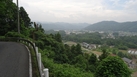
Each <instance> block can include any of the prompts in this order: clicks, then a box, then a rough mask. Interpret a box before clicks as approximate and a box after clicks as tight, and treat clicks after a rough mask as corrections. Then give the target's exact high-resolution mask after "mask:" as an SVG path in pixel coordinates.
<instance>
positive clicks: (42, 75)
mask: <svg viewBox="0 0 137 77" xmlns="http://www.w3.org/2000/svg"><path fill="white" fill-rule="evenodd" d="M0 41H14V42H24V43H27V44H28V45H29V46H31V47H32V48H33V49H34V51H35V54H36V58H37V64H38V68H39V73H40V77H49V72H48V68H44V66H43V64H42V61H41V53H38V47H37V46H36V45H35V43H33V42H32V41H30V40H27V39H23V38H17V37H7V38H0Z"/></svg>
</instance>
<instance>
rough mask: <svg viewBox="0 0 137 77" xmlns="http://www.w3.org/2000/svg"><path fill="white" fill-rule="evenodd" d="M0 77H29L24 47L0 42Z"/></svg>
mask: <svg viewBox="0 0 137 77" xmlns="http://www.w3.org/2000/svg"><path fill="white" fill-rule="evenodd" d="M0 77H29V54H28V51H27V49H26V48H25V46H24V45H22V44H19V43H14V42H0Z"/></svg>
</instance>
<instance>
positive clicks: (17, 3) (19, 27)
mask: <svg viewBox="0 0 137 77" xmlns="http://www.w3.org/2000/svg"><path fill="white" fill-rule="evenodd" d="M17 12H18V33H20V21H19V20H20V19H19V2H18V0H17Z"/></svg>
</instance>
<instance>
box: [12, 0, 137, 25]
mask: <svg viewBox="0 0 137 77" xmlns="http://www.w3.org/2000/svg"><path fill="white" fill-rule="evenodd" d="M13 1H14V2H15V1H16V0H13ZM20 5H22V6H23V7H24V8H25V9H26V10H27V12H28V13H29V16H30V17H31V19H32V20H33V21H43V22H44V21H46V22H71V23H79V22H80V23H83V22H87V23H94V22H98V21H103V20H114V21H119V22H124V21H135V20H137V7H136V5H137V0H20Z"/></svg>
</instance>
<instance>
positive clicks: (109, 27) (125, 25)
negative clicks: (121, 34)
mask: <svg viewBox="0 0 137 77" xmlns="http://www.w3.org/2000/svg"><path fill="white" fill-rule="evenodd" d="M84 30H92V31H129V32H137V21H133V22H116V21H101V22H98V23H94V24H91V25H89V26H87V27H85V28H84Z"/></svg>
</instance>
